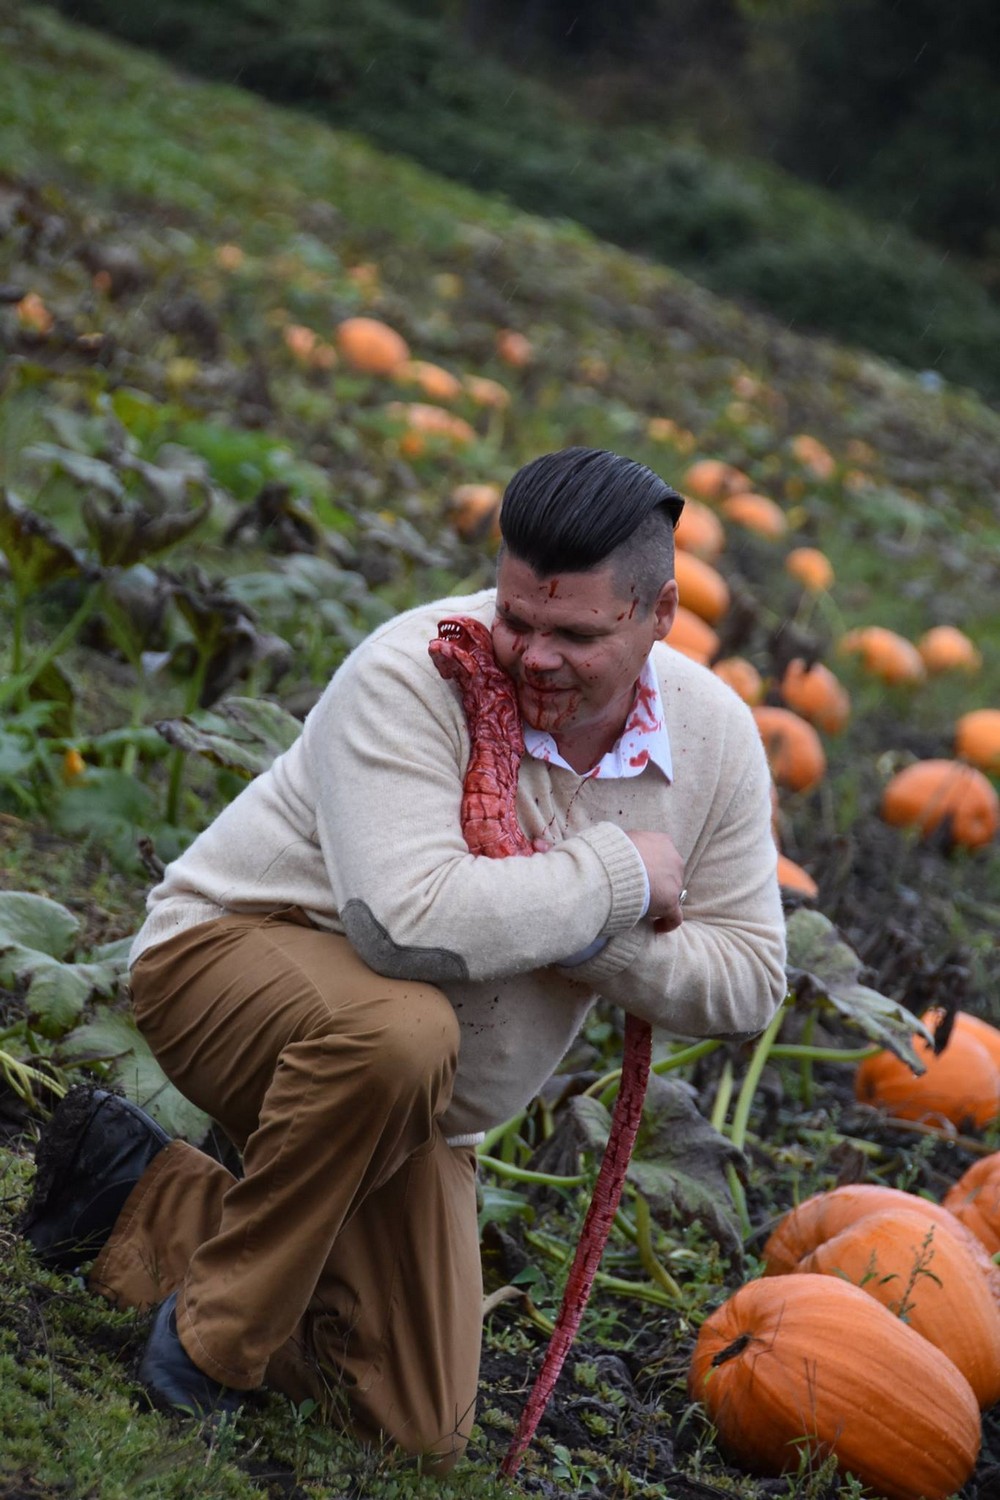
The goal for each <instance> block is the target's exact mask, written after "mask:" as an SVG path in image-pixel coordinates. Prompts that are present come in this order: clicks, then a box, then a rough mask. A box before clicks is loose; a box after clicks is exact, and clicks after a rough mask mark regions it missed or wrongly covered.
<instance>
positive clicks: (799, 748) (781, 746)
mask: <svg viewBox="0 0 1000 1500" xmlns="http://www.w3.org/2000/svg"><path fill="white" fill-rule="evenodd" d="M753 716H754V718H755V719H756V721H757V728H758V730H759V731H760V737H761V739H762V740H763V741H764V749H765V750H766V752H767V759H768V763H769V764H770V767H771V775H772V776H773V777H774V779H775V781H776V782H777V783H778V785H779V786H784V787H787V788H788V789H789V791H792V792H805V791H808V790H809V788H810V787H813V786H815V785H816V784H817V782H820V781H822V780H823V777H824V776H825V775H826V755H825V754H824V752H823V746H822V744H821V743H820V738H819V735H818V734H817V733H816V731H815V729H814V728H813V727H812V725H811V724H808V723H807V722H806V720H805V719H800V718H799V716H798V714H794V713H792V711H791V709H789V708H772V707H771V706H770V705H769V704H763V703H762V704H760V705H758V707H756V708H755V709H753Z"/></svg>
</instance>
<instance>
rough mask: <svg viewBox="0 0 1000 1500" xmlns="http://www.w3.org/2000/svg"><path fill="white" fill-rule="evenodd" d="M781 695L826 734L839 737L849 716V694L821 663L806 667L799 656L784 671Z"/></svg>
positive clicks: (817, 662)
mask: <svg viewBox="0 0 1000 1500" xmlns="http://www.w3.org/2000/svg"><path fill="white" fill-rule="evenodd" d="M781 696H782V697H783V698H784V700H785V702H786V703H787V704H788V707H789V708H791V709H794V711H795V712H796V713H797V714H801V715H802V717H803V719H808V720H809V723H810V724H815V725H816V727H817V728H818V729H822V730H823V731H824V733H826V734H839V733H840V731H841V730H842V729H843V728H844V726H845V725H846V723H847V721H848V719H849V718H850V716H851V699H850V694H849V693H848V691H847V689H846V688H845V687H844V685H843V683H842V682H841V681H840V680H839V678H837V677H836V676H834V674H833V673H832V672H831V671H830V668H829V667H825V666H824V665H823V663H822V662H821V661H816V662H813V664H812V666H811V667H807V666H806V664H805V661H804V660H803V658H802V657H801V656H797V657H795V659H794V661H790V662H789V663H788V666H787V667H786V668H785V675H784V676H783V677H782V679H781Z"/></svg>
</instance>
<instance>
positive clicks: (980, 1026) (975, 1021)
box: [941, 1010, 1000, 1073]
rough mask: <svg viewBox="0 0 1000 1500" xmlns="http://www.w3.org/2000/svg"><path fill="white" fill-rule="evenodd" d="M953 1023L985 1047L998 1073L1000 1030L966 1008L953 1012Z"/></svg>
mask: <svg viewBox="0 0 1000 1500" xmlns="http://www.w3.org/2000/svg"><path fill="white" fill-rule="evenodd" d="M941 1014H942V1015H943V1014H944V1012H943V1011H942V1012H941ZM954 1024H955V1026H956V1027H957V1028H958V1030H959V1031H967V1032H968V1033H969V1035H970V1036H974V1037H975V1039H976V1041H977V1042H978V1043H979V1045H980V1047H985V1048H986V1051H987V1052H988V1053H989V1055H990V1057H992V1059H993V1063H994V1066H995V1067H996V1070H997V1072H998V1073H1000V1030H998V1028H997V1027H996V1026H991V1025H990V1023H989V1021H984V1020H983V1019H982V1017H981V1016H973V1015H970V1013H969V1012H968V1011H967V1010H958V1011H956V1012H955V1021H954Z"/></svg>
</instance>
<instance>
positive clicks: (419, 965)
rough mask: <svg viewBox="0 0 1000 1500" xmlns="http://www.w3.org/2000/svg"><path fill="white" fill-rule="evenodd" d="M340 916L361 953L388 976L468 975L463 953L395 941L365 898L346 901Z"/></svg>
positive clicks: (436, 978)
mask: <svg viewBox="0 0 1000 1500" xmlns="http://www.w3.org/2000/svg"><path fill="white" fill-rule="evenodd" d="M340 920H341V921H342V922H343V924H344V931H345V932H346V933H347V939H348V942H349V943H350V944H351V947H352V948H353V949H354V950H355V952H356V953H357V954H358V956H359V957H360V958H362V959H364V961H365V963H366V964H367V965H368V967H369V968H370V969H374V970H375V973H376V974H384V975H385V977H386V978H387V979H419V980H423V981H425V982H427V983H428V984H440V983H442V981H445V980H449V979H453V980H454V979H468V977H469V969H468V965H467V964H466V962H465V959H464V958H462V956H461V954H458V953H452V952H450V951H449V950H448V949H447V948H404V947H401V946H400V945H399V944H398V943H394V942H393V940H392V938H391V937H390V936H389V934H388V932H387V931H386V929H385V928H384V927H383V926H382V923H381V922H379V921H378V920H377V918H376V917H375V916H374V915H373V914H372V911H371V908H370V907H369V906H368V905H367V904H366V903H365V902H364V901H348V902H346V903H345V905H344V908H343V910H342V911H341V913H340Z"/></svg>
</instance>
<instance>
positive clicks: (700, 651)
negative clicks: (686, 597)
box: [665, 604, 719, 666]
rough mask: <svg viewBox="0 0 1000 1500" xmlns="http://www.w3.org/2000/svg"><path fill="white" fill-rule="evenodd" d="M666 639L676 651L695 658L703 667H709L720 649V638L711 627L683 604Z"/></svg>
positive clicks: (680, 605) (678, 609)
mask: <svg viewBox="0 0 1000 1500" xmlns="http://www.w3.org/2000/svg"><path fill="white" fill-rule="evenodd" d="M665 639H666V642H667V645H668V646H673V648H674V650H675V651H683V653H684V655H685V656H690V657H693V658H694V660H695V661H699V662H701V663H702V665H703V666H707V665H708V663H709V662H710V661H711V660H712V657H713V656H715V655H716V653H717V652H718V649H719V637H718V635H717V634H716V632H715V631H714V630H713V629H712V627H711V625H709V624H707V623H706V621H704V620H703V619H702V618H701V617H700V615H696V614H695V612H694V610H691V609H685V607H684V605H683V604H678V606H677V613H676V615H675V616H674V623H673V624H672V625H671V627H670V631H669V634H668V635H667V636H666V637H665Z"/></svg>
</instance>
